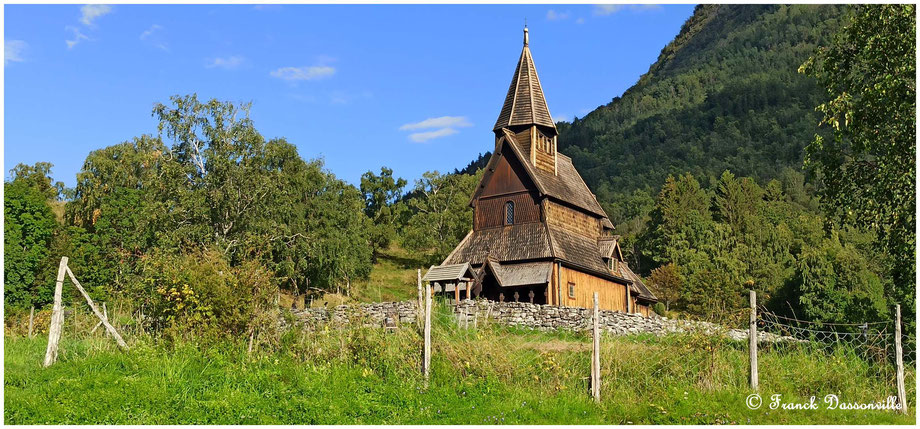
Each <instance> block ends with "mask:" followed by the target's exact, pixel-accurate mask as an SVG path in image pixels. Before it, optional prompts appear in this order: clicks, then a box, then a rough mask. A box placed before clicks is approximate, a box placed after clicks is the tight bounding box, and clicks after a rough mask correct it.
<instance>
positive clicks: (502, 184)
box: [480, 156, 530, 197]
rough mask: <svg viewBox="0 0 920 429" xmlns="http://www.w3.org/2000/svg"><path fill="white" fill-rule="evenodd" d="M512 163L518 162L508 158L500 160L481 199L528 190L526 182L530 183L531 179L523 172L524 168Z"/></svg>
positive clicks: (503, 157) (484, 188)
mask: <svg viewBox="0 0 920 429" xmlns="http://www.w3.org/2000/svg"><path fill="white" fill-rule="evenodd" d="M511 162H514V163H517V161H509V158H508V157H507V156H502V157H501V158H499V160H498V162H497V163H496V164H495V171H494V172H492V174H491V176H490V177H489V182H488V183H486V184H485V185H484V186H483V189H482V193H481V194H480V196H481V197H488V196H490V195H499V194H507V193H511V192H521V191H526V190H527V186H526V185H525V182H524V181H525V180H526V181H527V182H529V181H530V179H529V178H527V177H526V174H525V173H524V172H523V167H521V166H519V165H511ZM522 177H523V179H522Z"/></svg>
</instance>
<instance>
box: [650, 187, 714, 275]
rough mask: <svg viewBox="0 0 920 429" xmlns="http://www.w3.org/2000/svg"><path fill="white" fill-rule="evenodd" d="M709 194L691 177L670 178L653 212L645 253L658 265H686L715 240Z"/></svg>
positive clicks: (659, 195)
mask: <svg viewBox="0 0 920 429" xmlns="http://www.w3.org/2000/svg"><path fill="white" fill-rule="evenodd" d="M710 205H711V200H710V196H709V194H708V193H707V192H706V191H705V190H704V189H703V188H702V187H700V183H699V182H698V181H697V180H696V179H695V178H694V177H693V176H692V175H690V174H687V175H681V176H679V177H678V178H677V179H675V178H674V177H673V176H668V178H667V179H666V180H665V184H664V186H662V188H661V192H660V193H659V194H658V198H657V200H656V205H655V209H654V210H652V212H651V220H650V223H649V228H648V230H647V232H646V238H645V240H644V241H645V242H646V243H647V246H646V250H645V251H644V253H645V254H646V255H647V256H649V257H650V258H651V259H652V260H653V261H654V262H655V263H656V265H663V264H667V263H670V262H674V263H677V264H678V265H681V266H683V265H685V263H686V262H688V260H687V258H690V257H692V256H691V255H692V254H693V253H694V252H696V251H697V250H698V249H700V245H701V244H704V243H708V242H710V241H711V240H712V237H711V234H712V232H713V220H712V213H711V211H710Z"/></svg>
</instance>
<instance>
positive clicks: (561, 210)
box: [544, 200, 601, 307]
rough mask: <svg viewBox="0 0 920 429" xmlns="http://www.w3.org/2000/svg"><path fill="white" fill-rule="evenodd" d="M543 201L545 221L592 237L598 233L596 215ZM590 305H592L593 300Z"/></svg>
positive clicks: (598, 223)
mask: <svg viewBox="0 0 920 429" xmlns="http://www.w3.org/2000/svg"><path fill="white" fill-rule="evenodd" d="M544 201H545V202H544V205H545V207H546V222H547V223H549V224H550V225H551V226H558V227H560V228H562V229H564V230H566V231H569V232H573V233H575V234H579V235H582V236H585V237H588V238H592V239H595V238H597V237H598V236H599V235H600V231H601V229H600V228H601V227H600V222H599V220H598V219H597V218H596V217H594V216H591V215H588V214H586V213H583V212H580V211H577V210H574V209H571V208H569V207H566V206H563V205H561V204H557V203H554V202H552V201H550V200H544ZM592 299H593V298H592ZM591 306H592V307H593V306H594V303H593V302H592V303H591Z"/></svg>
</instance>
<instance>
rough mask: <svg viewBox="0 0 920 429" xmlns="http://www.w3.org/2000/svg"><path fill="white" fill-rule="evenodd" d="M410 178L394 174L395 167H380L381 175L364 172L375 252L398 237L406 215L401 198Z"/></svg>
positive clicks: (362, 180) (367, 207)
mask: <svg viewBox="0 0 920 429" xmlns="http://www.w3.org/2000/svg"><path fill="white" fill-rule="evenodd" d="M405 187H406V180H405V179H403V178H393V170H392V169H390V168H386V167H381V168H380V175H376V174H374V172H372V171H368V172H366V173H364V174H363V175H361V194H363V196H364V213H365V214H366V215H367V217H368V218H370V220H371V223H372V228H371V230H370V237H371V238H370V243H371V248H372V251H373V252H374V256H375V257H376V254H377V252H378V251H379V250H380V249H385V248H386V247H387V246H389V245H390V242H391V241H393V239H394V238H395V237H396V231H397V229H398V227H399V226H400V223H401V221H404V220H405V219H403V218H404V217H405V214H406V211H405V206H404V205H403V204H402V203H401V202H400V201H399V197H400V196H402V191H403V188H405Z"/></svg>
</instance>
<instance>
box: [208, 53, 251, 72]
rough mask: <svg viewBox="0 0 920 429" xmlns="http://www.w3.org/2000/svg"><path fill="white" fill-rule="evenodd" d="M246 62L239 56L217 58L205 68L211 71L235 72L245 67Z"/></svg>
mask: <svg viewBox="0 0 920 429" xmlns="http://www.w3.org/2000/svg"><path fill="white" fill-rule="evenodd" d="M245 61H246V59H245V58H243V57H241V56H238V55H231V56H229V57H217V58H213V59H211V60H208V63H207V64H206V65H205V67H207V68H209V69H212V68H221V69H225V70H233V69H236V68H238V67H239V66H241V65H243V62H245Z"/></svg>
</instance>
